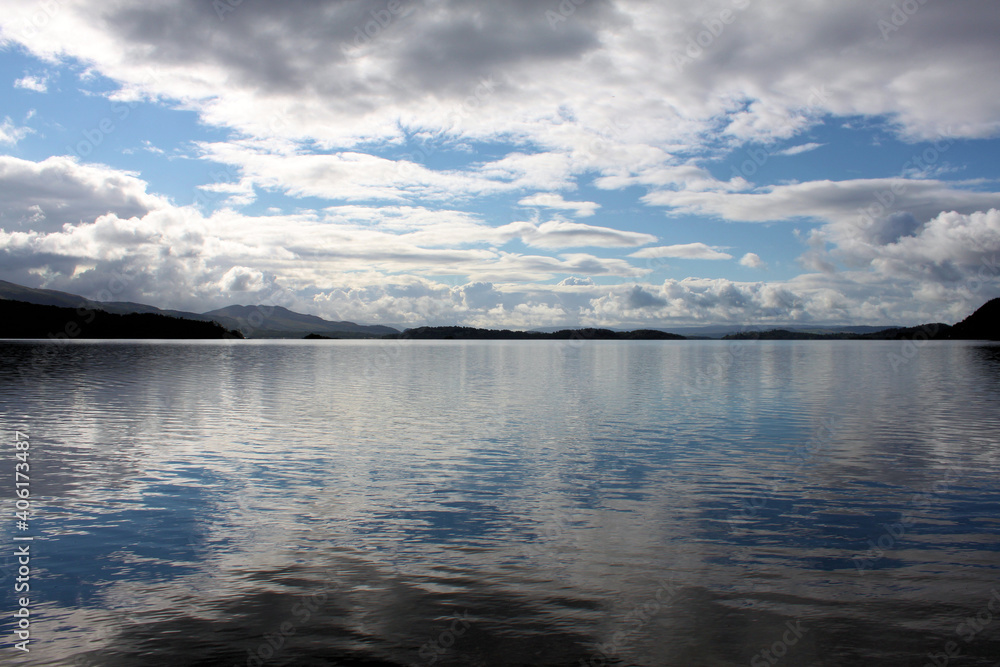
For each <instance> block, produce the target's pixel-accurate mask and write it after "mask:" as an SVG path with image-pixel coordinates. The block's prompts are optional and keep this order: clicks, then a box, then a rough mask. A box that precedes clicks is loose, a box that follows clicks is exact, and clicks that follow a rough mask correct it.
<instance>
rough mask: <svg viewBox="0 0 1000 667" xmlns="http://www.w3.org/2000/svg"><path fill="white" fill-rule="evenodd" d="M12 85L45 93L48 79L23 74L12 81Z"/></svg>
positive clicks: (47, 90)
mask: <svg viewBox="0 0 1000 667" xmlns="http://www.w3.org/2000/svg"><path fill="white" fill-rule="evenodd" d="M14 87H15V88H23V89H24V90H32V91H34V92H36V93H47V92H49V80H48V77H44V76H32V75H30V74H25V75H24V76H23V77H21V78H20V79H17V80H16V81H14Z"/></svg>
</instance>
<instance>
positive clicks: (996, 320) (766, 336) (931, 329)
mask: <svg viewBox="0 0 1000 667" xmlns="http://www.w3.org/2000/svg"><path fill="white" fill-rule="evenodd" d="M723 340H1000V298H998V299H991V300H990V301H987V302H986V303H985V304H983V305H982V306H981V307H980V308H979V309H977V310H976V312H974V313H972V314H971V315H969V316H968V317H966V318H965V319H964V320H962V321H961V322H959V323H958V324H955V325H954V326H952V325H948V324H944V323H942V322H932V323H930V324H921V325H920V326H916V327H890V328H888V329H881V330H879V331H872V332H868V333H852V332H846V331H844V332H839V333H811V332H806V331H790V330H788V329H771V330H770V331H744V332H740V333H735V334H729V335H728V336H724V337H723Z"/></svg>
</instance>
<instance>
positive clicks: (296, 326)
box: [0, 280, 399, 338]
mask: <svg viewBox="0 0 1000 667" xmlns="http://www.w3.org/2000/svg"><path fill="white" fill-rule="evenodd" d="M0 299H3V300H8V301H20V302H24V303H30V304H34V305H39V306H52V307H58V308H85V309H89V310H101V311H104V312H106V313H109V314H114V315H129V314H149V315H163V316H166V317H179V318H184V319H188V320H197V321H202V322H217V323H218V324H219V325H221V326H223V327H225V328H226V329H234V330H237V331H240V332H242V334H243V335H244V336H247V337H254V338H285V337H287V338H297V337H301V335H302V334H306V333H321V334H334V335H337V334H339V335H340V337H351V338H358V337H379V336H384V335H388V334H395V333H399V330H398V329H394V328H392V327H387V326H384V325H379V324H375V325H366V324H357V323H355V322H346V321H342V322H335V321H331V320H325V319H323V318H321V317H317V316H316V315H305V314H302V313H296V312H295V311H291V310H288V309H287V308H283V307H281V306H264V305H255V306H238V305H233V306H226V307H224V308H217V309H215V310H211V311H208V312H206V313H193V312H188V311H182V310H165V309H162V308H157V307H156V306H150V305H148V304H144V303H135V302H131V301H92V300H90V299H87V298H86V297H83V296H80V295H78V294H72V293H70V292H61V291H58V290H49V289H40V288H34V287H25V286H24V285H18V284H17V283H12V282H8V281H6V280H0ZM255 315H256V316H255ZM258 317H259V318H260V320H261V321H260V322H259V323H256V324H255V322H256V320H257V318H258Z"/></svg>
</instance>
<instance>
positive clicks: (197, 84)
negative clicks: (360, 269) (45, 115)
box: [0, 0, 1000, 201]
mask: <svg viewBox="0 0 1000 667" xmlns="http://www.w3.org/2000/svg"><path fill="white" fill-rule="evenodd" d="M384 7H385V5H384V3H383V2H380V0H361V1H358V2H350V3H333V4H331V3H327V4H323V5H316V4H313V3H268V2H263V1H260V0H245V1H244V2H242V3H240V6H239V7H238V8H234V11H233V12H231V13H227V14H226V15H225V19H224V20H220V18H219V16H218V15H217V13H216V11H215V9H213V7H212V5H211V4H209V3H204V2H194V1H191V0H189V1H184V2H178V3H171V4H169V5H166V4H163V3H140V2H127V1H123V2H119V3H114V4H113V5H107V3H98V2H97V0H81V2H78V3H73V4H63V5H61V6H60V7H59V9H58V11H54V12H51V15H50V16H47V17H46V21H45V22H44V25H42V26H34V27H32V24H31V23H30V13H29V11H28V9H26V8H25V6H24V5H23V3H18V2H15V1H14V0H2V1H0V10H2V11H0V17H2V18H0V22H2V25H3V27H4V32H3V39H4V41H5V43H19V44H20V45H22V46H24V47H25V48H26V49H27V50H28V51H30V52H31V53H33V54H35V55H37V56H39V57H41V58H43V59H46V60H48V61H50V62H53V63H59V62H63V61H66V60H68V59H76V60H78V61H80V62H85V63H87V64H88V65H89V66H91V67H92V68H93V69H94V71H95V72H99V73H100V74H102V75H105V76H107V77H110V78H111V79H112V80H115V81H118V82H120V83H121V85H122V90H121V91H119V92H118V93H116V94H115V96H116V97H117V98H118V99H139V98H150V99H164V100H173V101H175V102H176V103H177V104H179V105H180V106H182V107H184V108H190V109H194V110H195V111H197V112H198V113H199V114H200V115H201V117H202V119H203V120H204V121H205V122H207V123H210V124H213V125H218V126H221V127H224V128H230V129H233V130H235V131H236V132H237V134H242V135H245V136H254V137H258V138H272V139H277V140H280V141H285V142H290V143H291V144H292V145H295V146H306V145H308V146H310V147H318V148H319V149H321V150H323V151H327V152H330V153H331V154H330V155H324V156H303V155H284V156H280V157H279V156H272V155H268V159H264V160H257V159H256V158H255V156H254V155H252V154H248V153H246V152H245V151H243V152H240V149H239V147H237V148H236V149H235V150H236V151H237V152H238V153H239V154H238V155H235V154H232V153H229V154H227V150H226V149H223V148H222V147H220V146H216V147H214V148H213V149H212V150H211V155H210V156H211V157H213V158H219V159H221V160H222V161H223V162H226V163H230V164H233V163H235V164H239V165H241V166H242V167H243V168H245V169H246V170H247V173H246V175H247V176H249V177H251V178H252V179H253V180H254V182H255V183H256V184H258V185H263V186H265V187H274V188H280V189H283V190H285V191H287V192H289V193H290V194H293V195H294V196H308V195H315V196H322V197H327V198H337V199H348V200H359V199H364V198H378V199H383V200H388V201H401V200H405V199H408V198H410V197H416V196H422V197H436V198H445V197H447V195H448V192H450V191H452V190H451V188H454V192H455V193H457V195H458V196H479V195H486V194H490V193H495V192H498V191H502V190H506V191H518V190H536V191H537V190H539V189H545V190H558V189H566V188H572V187H573V186H574V185H575V184H574V183H573V182H572V177H573V176H578V175H581V174H586V173H589V172H592V171H593V172H595V173H596V174H597V176H598V178H599V181H598V182H599V183H600V185H601V187H623V186H624V185H626V184H627V183H628V181H629V179H634V178H639V177H640V175H643V177H644V178H647V179H650V180H657V181H660V182H661V183H663V182H664V181H665V180H669V179H677V178H688V179H689V178H691V177H696V178H697V176H696V175H694V174H690V175H688V176H683V175H682V174H680V173H673V174H672V173H671V171H672V170H685V169H687V170H690V169H692V168H696V167H692V165H690V164H688V162H687V161H686V160H679V159H678V158H677V157H676V155H677V154H678V153H679V152H682V151H692V150H693V151H696V152H697V151H699V150H700V149H702V148H704V144H705V140H706V137H719V138H722V139H723V140H725V141H733V142H736V143H737V144H738V143H739V142H749V141H770V140H772V139H775V138H781V137H785V138H787V137H791V136H794V135H796V134H798V133H800V132H801V131H802V130H804V129H805V128H808V127H809V126H811V125H813V124H815V123H817V122H819V120H820V119H821V118H824V117H827V116H829V115H834V116H841V117H848V116H864V117H875V118H888V119H890V122H892V123H894V124H895V126H896V127H898V128H899V130H900V132H901V134H903V135H904V136H906V137H923V138H936V137H938V136H941V135H945V136H950V137H987V136H996V134H997V133H998V132H1000V120H998V119H1000V81H998V80H997V78H996V77H994V76H993V73H994V72H993V69H992V63H994V62H996V61H997V60H998V59H1000V44H998V42H997V40H996V39H995V33H996V31H995V29H994V28H996V13H995V11H993V7H992V6H991V5H989V4H988V3H978V2H977V3H962V4H961V6H960V7H958V6H952V5H944V4H939V3H929V4H926V5H922V6H921V7H920V15H919V19H918V18H914V20H912V21H909V22H908V23H907V25H906V26H905V28H904V29H901V30H899V31H897V32H894V33H893V34H892V35H891V36H890V38H889V39H883V35H882V34H881V33H880V32H879V30H878V28H877V26H878V21H879V19H881V18H885V17H887V16H889V15H890V14H891V12H892V8H893V3H892V1H891V0H875V1H873V2H860V1H853V0H852V1H851V2H846V3H836V4H830V3H821V2H813V3H811V4H810V5H809V11H802V4H801V2H799V0H774V1H773V2H769V3H766V4H759V3H754V4H753V6H751V7H749V8H747V9H746V10H742V11H739V12H736V16H735V20H734V21H733V22H732V23H731V24H727V25H726V26H725V29H724V31H723V32H722V33H721V34H719V35H718V36H713V38H712V40H710V42H711V43H710V44H708V45H707V46H705V47H704V48H702V49H700V51H699V52H698V53H697V54H696V55H695V57H694V58H693V59H692V61H691V62H690V63H688V64H686V65H685V66H683V67H677V66H673V65H672V64H673V63H675V62H676V60H677V57H678V56H680V55H683V54H684V52H685V50H686V49H687V48H688V46H689V44H690V43H691V42H690V40H691V39H692V38H693V37H695V36H697V35H698V34H699V33H700V32H702V31H704V30H705V26H704V22H705V21H706V20H707V19H709V18H711V17H712V16H713V15H714V11H715V10H714V9H713V8H712V7H710V6H706V7H704V8H701V9H699V8H693V7H692V6H691V4H690V3H687V2H680V1H673V2H668V1H664V2H659V3H655V4H650V3H648V2H644V1H641V0H607V1H606V2H589V3H585V4H584V5H580V6H579V7H577V10H576V11H575V12H574V14H573V17H572V21H571V22H567V23H566V24H564V25H561V26H559V27H558V29H556V30H552V29H551V27H550V25H549V21H548V20H547V18H546V11H547V10H548V9H549V8H548V6H546V5H544V4H538V3H527V4H526V3H495V2H487V1H486V0H473V1H469V0H463V1H462V2H458V1H457V0H442V1H441V2H438V3H434V4H415V5H413V6H412V7H409V8H407V9H406V11H404V12H402V13H400V15H398V16H396V17H394V19H393V22H392V25H391V26H389V27H388V28H386V29H384V30H382V31H380V34H379V35H377V36H376V37H373V38H371V39H370V42H369V43H368V44H365V45H363V47H362V48H361V49H360V50H359V49H355V48H354V46H353V42H354V41H355V39H356V37H357V34H358V33H357V29H363V27H364V26H365V24H366V23H367V22H369V21H371V16H372V12H373V11H376V12H377V11H382V10H384ZM26 26H27V27H26ZM29 28H30V29H29ZM768 36H777V37H780V38H774V39H771V38H768ZM246 44H256V45H257V49H258V53H259V58H257V59H247V58H246V57H245V45H246ZM341 47H343V48H341ZM259 63H266V66H260V65H259ZM720 128H721V129H722V130H723V132H722V133H721V134H720V132H719V130H720ZM417 134H420V135H422V136H429V137H433V138H435V140H436V141H438V142H440V145H452V146H454V145H458V144H461V143H463V142H473V141H500V140H503V141H509V140H512V141H514V142H516V143H517V144H518V145H520V146H524V147H530V148H531V149H532V150H533V151H538V152H536V153H535V154H520V155H512V156H508V157H507V158H502V159H500V160H497V161H495V162H494V163H490V164H485V165H480V164H476V165H470V166H469V167H468V168H466V169H462V170H457V171H454V172H448V173H438V172H436V171H434V170H430V169H427V168H426V167H423V166H421V165H419V164H415V162H419V160H416V159H415V160H411V161H410V162H405V161H404V162H401V163H400V164H392V161H390V160H385V159H384V158H377V157H375V156H372V155H361V153H362V151H363V149H364V148H365V147H368V146H372V145H378V144H382V145H384V144H386V143H392V144H394V145H401V143H402V142H403V140H404V139H405V138H406V137H407V136H408V135H417ZM805 146H809V144H806V145H804V146H799V147H795V148H792V149H786V154H789V153H790V152H791V151H796V150H804V149H805ZM265 154H266V152H265ZM264 163H266V164H272V165H274V169H273V171H272V170H269V169H267V168H266V167H265V166H263V164H264ZM386 163H388V164H386ZM622 164H627V165H630V167H629V171H628V173H623V172H622V169H621V166H620V165H622ZM702 180H705V181H706V184H705V185H703V186H696V187H702V188H705V187H710V181H711V179H705V178H702ZM686 189H690V188H686Z"/></svg>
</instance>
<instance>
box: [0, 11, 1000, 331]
mask: <svg viewBox="0 0 1000 667" xmlns="http://www.w3.org/2000/svg"><path fill="white" fill-rule="evenodd" d="M0 5H2V7H0V8H2V9H3V12H2V14H0V15H2V16H3V18H0V86H3V87H5V90H6V93H5V94H4V97H3V100H4V102H3V108H2V109H0V194H2V198H0V279H5V280H10V281H13V282H18V283H21V284H26V285H30V286H33V287H46V288H51V289H60V290H66V291H71V292H76V293H80V294H84V295H86V296H89V297H91V298H98V299H104V300H129V301H142V302H146V303H151V304H154V305H157V306H161V307H165V308H180V309H185V310H196V311H205V310H210V309H212V308H216V307H220V306H223V305H228V304H232V303H243V304H246V303H279V304H281V305H285V306H288V307H291V308H293V309H295V310H299V311H302V312H309V313H313V314H317V315H321V316H324V317H328V318H331V319H348V320H354V321H360V322H382V323H392V324H402V325H407V326H415V325H420V324H454V323H459V324H468V325H476V326H509V327H517V328H530V327H540V326H558V325H602V326H656V327H666V328H669V327H671V326H677V327H681V326H689V325H701V324H756V325H768V324H776V325H777V324H813V323H815V324H848V323H850V324H889V323H900V324H914V323H918V322H923V321H931V320H934V321H937V320H943V321H955V320H957V319H960V318H961V317H963V316H964V315H966V314H967V313H968V312H971V310H973V309H975V308H976V307H978V306H979V305H981V304H982V303H983V302H985V301H986V300H987V299H989V298H992V297H995V296H1000V267H998V266H997V251H998V250H1000V212H998V211H997V209H998V208H1000V186H998V179H1000V173H998V165H997V160H996V155H998V154H1000V151H998V148H1000V144H998V138H997V137H998V134H1000V94H998V93H1000V90H997V89H998V88H1000V82H997V81H996V76H995V66H994V65H993V63H996V62H1000V58H998V56H1000V53H998V51H1000V44H998V43H997V41H996V39H995V34H996V28H997V27H1000V26H998V24H1000V14H998V12H996V10H995V7H994V6H993V5H992V4H991V3H989V2H980V1H972V2H965V3H961V4H956V3H950V4H949V3H924V4H921V3H919V2H916V0H914V2H912V3H910V4H906V6H905V7H903V6H902V5H900V4H898V3H892V2H882V1H875V2H860V1H858V2H853V1H846V2H838V3H831V2H821V1H819V0H813V1H811V2H808V1H807V2H801V1H799V2H792V1H791V0H775V1H774V2H768V3H766V4H765V3H761V2H757V3H754V2H750V1H749V0H718V1H707V0H706V1H704V2H666V1H665V2H661V3H655V4H652V3H647V2H640V1H639V0H631V1H629V0H602V1H599V0H563V1H562V2H561V3H560V2H550V3H546V2H528V1H527V0H509V1H507V2H485V1H483V2H475V1H468V2H456V1H449V0H408V1H405V2H403V1H400V2H388V1H381V2H380V1H378V0H374V1H372V2H368V1H356V0H350V1H347V0H344V1H336V2H333V1H331V2H304V1H303V2H286V3H266V2H263V1H262V0H244V1H243V2H235V0H218V1H216V2H207V1H201V2H195V1H193V0H192V1H186V2H172V3H148V2H147V3H138V2H120V3H115V4H114V5H107V3H103V4H102V3H97V2H96V1H91V0H78V1H77V2H69V1H68V0H48V1H46V2H36V3H14V2H5V1H4V0H0Z"/></svg>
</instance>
